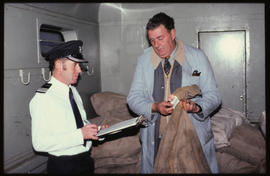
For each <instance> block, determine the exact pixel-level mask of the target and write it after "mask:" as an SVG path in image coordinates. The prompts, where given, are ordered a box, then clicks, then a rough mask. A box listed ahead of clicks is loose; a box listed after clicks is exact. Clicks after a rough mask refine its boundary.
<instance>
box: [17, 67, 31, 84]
mask: <svg viewBox="0 0 270 176" xmlns="http://www.w3.org/2000/svg"><path fill="white" fill-rule="evenodd" d="M19 73H20V77H21V82H22V84H24V85H28V84H29V83H30V72H29V73H28V79H27V81H26V82H25V81H24V80H23V70H22V69H20V70H19Z"/></svg>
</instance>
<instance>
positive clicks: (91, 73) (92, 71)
mask: <svg viewBox="0 0 270 176" xmlns="http://www.w3.org/2000/svg"><path fill="white" fill-rule="evenodd" d="M86 68H87V72H86V73H87V74H88V75H89V76H91V75H93V74H94V67H93V66H92V67H91V72H89V67H88V65H86Z"/></svg>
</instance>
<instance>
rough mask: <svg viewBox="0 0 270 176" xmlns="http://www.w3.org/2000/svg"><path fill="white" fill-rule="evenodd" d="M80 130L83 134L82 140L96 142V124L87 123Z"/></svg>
mask: <svg viewBox="0 0 270 176" xmlns="http://www.w3.org/2000/svg"><path fill="white" fill-rule="evenodd" d="M81 130H82V134H83V139H93V140H98V137H97V132H98V127H97V125H96V124H90V123H88V124H86V125H85V126H84V127H82V128H81Z"/></svg>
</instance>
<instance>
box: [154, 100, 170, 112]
mask: <svg viewBox="0 0 270 176" xmlns="http://www.w3.org/2000/svg"><path fill="white" fill-rule="evenodd" d="M172 106H173V105H172V104H171V103H170V102H168V101H161V102H158V103H154V104H153V105H152V112H159V113H160V114H162V115H169V114H171V113H172V111H173V108H172Z"/></svg>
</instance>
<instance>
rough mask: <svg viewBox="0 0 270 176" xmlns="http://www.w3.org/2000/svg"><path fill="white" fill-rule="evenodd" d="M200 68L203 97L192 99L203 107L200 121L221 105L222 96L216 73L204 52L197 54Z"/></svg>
mask: <svg viewBox="0 0 270 176" xmlns="http://www.w3.org/2000/svg"><path fill="white" fill-rule="evenodd" d="M196 57H197V58H196V59H198V62H197V63H198V67H199V70H200V72H201V74H200V83H199V84H200V85H199V87H200V89H201V92H202V97H198V98H194V99H192V100H193V101H194V102H195V103H197V104H198V105H200V106H201V108H202V113H201V114H200V115H197V116H198V117H199V118H200V119H202V120H203V119H205V118H206V117H208V116H209V115H210V114H211V113H212V112H213V111H214V110H215V109H217V107H218V106H219V105H220V104H221V95H220V93H219V90H218V88H217V84H216V80H215V76H214V72H213V70H212V67H211V65H210V62H209V60H208V58H207V56H206V55H205V54H204V52H203V51H201V50H199V52H197V56H196Z"/></svg>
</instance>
